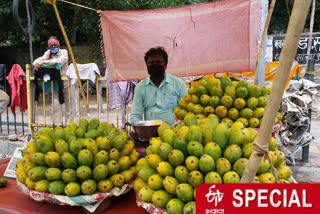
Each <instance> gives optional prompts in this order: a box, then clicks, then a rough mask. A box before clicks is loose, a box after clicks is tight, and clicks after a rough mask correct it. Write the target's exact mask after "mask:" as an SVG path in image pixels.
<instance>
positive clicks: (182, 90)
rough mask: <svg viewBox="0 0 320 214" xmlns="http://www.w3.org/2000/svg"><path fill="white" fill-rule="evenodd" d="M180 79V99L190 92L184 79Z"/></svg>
mask: <svg viewBox="0 0 320 214" xmlns="http://www.w3.org/2000/svg"><path fill="white" fill-rule="evenodd" d="M179 80H180V90H179V98H178V100H179V99H181V98H183V97H184V96H185V95H186V94H187V93H188V89H187V88H186V84H184V82H183V80H182V79H179Z"/></svg>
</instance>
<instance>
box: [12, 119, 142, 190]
mask: <svg viewBox="0 0 320 214" xmlns="http://www.w3.org/2000/svg"><path fill="white" fill-rule="evenodd" d="M22 156H23V160H22V161H20V162H18V163H17V168H16V175H17V179H18V180H19V181H20V182H21V183H23V184H25V185H26V186H27V187H28V188H29V189H33V190H36V191H39V192H50V193H52V194H56V195H63V194H65V195H67V196H76V195H79V194H85V195H89V194H93V193H95V192H96V191H99V192H109V191H110V190H111V189H112V188H113V187H120V186H122V185H124V184H125V183H128V182H129V181H131V180H132V179H133V178H134V177H135V175H136V173H135V171H136V169H135V167H134V164H135V163H136V162H137V161H138V159H139V153H138V152H137V151H136V150H135V149H134V143H133V142H132V141H130V140H128V135H127V133H126V132H120V131H119V130H117V129H116V128H115V127H114V126H113V125H111V124H108V123H106V122H102V123H100V122H99V120H98V119H92V120H91V121H90V122H88V121H87V120H86V119H81V120H80V121H79V124H78V125H77V124H76V123H70V124H69V125H68V127H66V128H64V129H63V128H61V127H57V128H55V129H54V130H52V129H50V128H48V127H46V128H44V129H43V130H42V131H38V132H37V133H36V134H35V136H34V141H31V142H29V143H28V144H27V147H26V148H25V149H24V150H23V151H22Z"/></svg>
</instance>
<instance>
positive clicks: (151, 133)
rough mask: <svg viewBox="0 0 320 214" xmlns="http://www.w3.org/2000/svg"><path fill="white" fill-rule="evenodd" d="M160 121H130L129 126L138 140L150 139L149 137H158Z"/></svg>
mask: <svg viewBox="0 0 320 214" xmlns="http://www.w3.org/2000/svg"><path fill="white" fill-rule="evenodd" d="M161 123H162V121H161V120H143V121H137V122H134V123H131V126H132V127H133V130H134V131H135V132H136V133H137V135H138V139H139V140H140V141H150V139H151V138H153V137H158V127H159V126H160V125H161Z"/></svg>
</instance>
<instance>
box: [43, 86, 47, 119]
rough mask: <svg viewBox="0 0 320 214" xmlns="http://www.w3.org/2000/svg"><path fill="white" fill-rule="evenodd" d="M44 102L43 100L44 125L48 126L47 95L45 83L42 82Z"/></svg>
mask: <svg viewBox="0 0 320 214" xmlns="http://www.w3.org/2000/svg"><path fill="white" fill-rule="evenodd" d="M42 100H43V104H42V107H43V119H44V125H46V123H47V122H46V121H47V118H46V94H45V88H44V81H42Z"/></svg>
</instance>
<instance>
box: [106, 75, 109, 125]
mask: <svg viewBox="0 0 320 214" xmlns="http://www.w3.org/2000/svg"><path fill="white" fill-rule="evenodd" d="M106 99H107V122H108V123H109V86H108V81H106Z"/></svg>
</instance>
